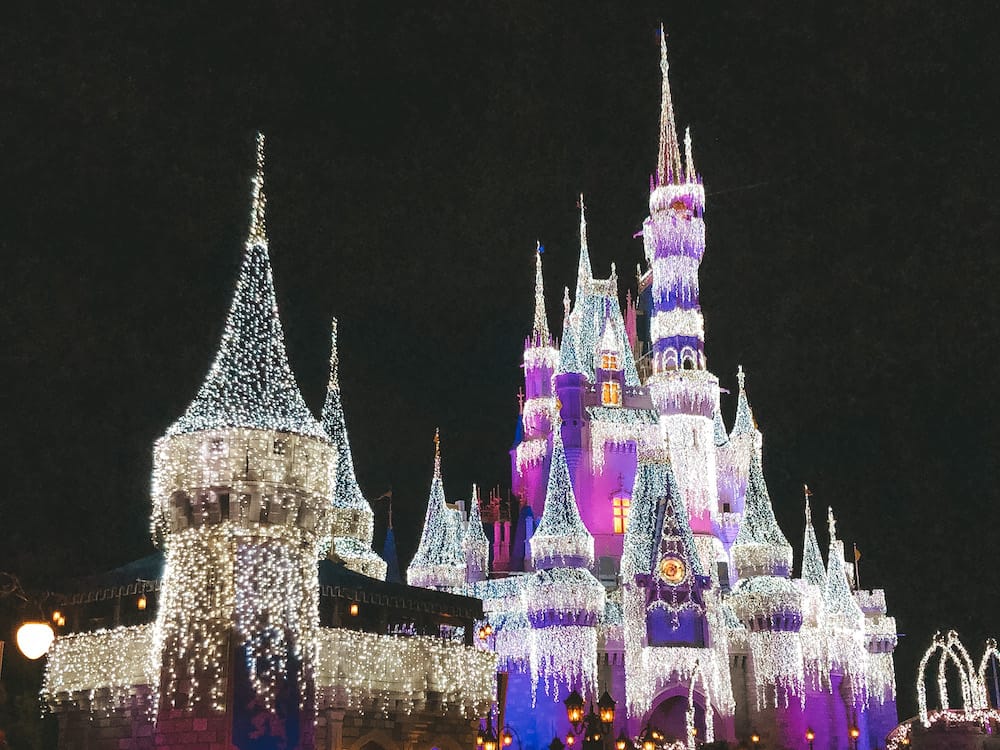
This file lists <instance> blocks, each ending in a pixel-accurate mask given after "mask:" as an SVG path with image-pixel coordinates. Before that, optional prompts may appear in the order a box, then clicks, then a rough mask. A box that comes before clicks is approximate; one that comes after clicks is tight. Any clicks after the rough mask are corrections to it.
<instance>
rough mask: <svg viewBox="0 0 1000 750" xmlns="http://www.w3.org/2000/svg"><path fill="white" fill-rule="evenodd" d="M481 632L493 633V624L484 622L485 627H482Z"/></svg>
mask: <svg viewBox="0 0 1000 750" xmlns="http://www.w3.org/2000/svg"><path fill="white" fill-rule="evenodd" d="M483 632H484V633H486V635H493V626H492V625H490V624H489V623H486V627H485V628H483Z"/></svg>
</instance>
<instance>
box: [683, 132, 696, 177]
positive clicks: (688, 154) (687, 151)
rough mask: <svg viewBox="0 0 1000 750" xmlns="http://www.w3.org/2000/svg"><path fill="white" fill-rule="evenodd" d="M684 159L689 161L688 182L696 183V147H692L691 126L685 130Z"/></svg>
mask: <svg viewBox="0 0 1000 750" xmlns="http://www.w3.org/2000/svg"><path fill="white" fill-rule="evenodd" d="M684 158H685V159H686V161H687V181H688V182H694V181H695V171H694V147H693V146H692V145H691V126H690V125H689V126H688V127H686V128H685V129H684Z"/></svg>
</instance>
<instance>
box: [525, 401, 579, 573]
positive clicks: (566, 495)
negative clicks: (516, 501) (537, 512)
mask: <svg viewBox="0 0 1000 750" xmlns="http://www.w3.org/2000/svg"><path fill="white" fill-rule="evenodd" d="M552 436H553V437H552V460H551V464H550V467H549V481H548V486H547V487H546V490H545V507H544V509H543V510H542V518H541V520H540V521H539V522H538V528H536V529H535V534H534V536H532V537H531V542H530V544H531V559H532V561H533V563H534V566H535V568H536V569H544V568H564V567H577V568H581V567H582V568H589V567H590V566H591V565H593V563H594V537H593V536H591V534H590V532H589V531H588V530H587V527H586V526H585V525H584V523H583V519H582V518H580V509H579V508H578V507H577V504H576V495H575V494H574V493H573V483H572V481H570V476H569V466H568V465H567V463H566V450H565V448H564V447H563V442H562V430H561V429H560V424H559V420H558V419H557V420H556V423H555V424H554V425H553V427H552Z"/></svg>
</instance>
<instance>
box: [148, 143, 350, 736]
mask: <svg viewBox="0 0 1000 750" xmlns="http://www.w3.org/2000/svg"><path fill="white" fill-rule="evenodd" d="M263 147H264V139H263V136H260V135H258V139H257V173H256V176H255V178H254V180H253V210H252V216H251V224H250V233H249V237H248V238H247V241H246V251H245V255H244V258H243V265H242V267H241V269H240V274H239V280H238V282H237V286H236V292H235V295H234V297H233V302H232V306H231V307H230V310H229V315H228V318H227V319H226V326H225V330H224V333H223V336H222V341H221V343H220V345H219V350H218V353H217V354H216V357H215V361H214V363H213V364H212V367H211V370H210V371H209V373H208V375H207V377H206V379H205V381H204V383H203V384H202V386H201V389H200V390H199V392H198V395H197V396H196V398H195V400H194V401H193V403H192V404H191V405H190V406H189V407H188V409H187V411H186V412H185V413H184V415H183V416H182V417H181V418H180V419H178V420H177V421H176V422H175V423H174V424H173V425H172V426H171V427H170V429H169V430H168V431H167V433H166V435H164V436H163V437H162V438H160V439H159V440H158V441H157V442H156V445H155V449H154V457H153V485H152V506H153V508H152V526H153V530H154V534H155V536H156V537H157V538H158V539H159V540H160V544H161V545H162V546H163V548H164V549H165V553H166V567H165V572H164V578H163V585H162V590H161V595H160V605H159V610H158V613H157V620H156V625H155V636H154V653H153V658H154V659H156V660H157V661H158V666H159V669H160V680H159V689H160V696H159V709H160V711H161V712H163V711H166V710H169V709H171V708H186V709H189V710H206V709H207V710H211V711H216V712H222V711H224V710H225V709H226V702H227V700H228V698H227V696H229V695H232V692H231V684H227V681H229V680H231V676H230V669H229V665H230V664H231V663H236V664H240V662H238V661H232V659H231V655H232V654H234V653H235V658H236V659H240V660H242V665H245V666H241V667H240V669H239V670H238V671H239V672H240V673H243V672H244V669H245V672H246V674H248V676H249V681H250V686H251V689H252V690H253V692H254V693H255V694H256V700H258V701H260V702H261V703H262V704H263V705H264V706H265V708H269V709H272V710H273V709H274V705H275V699H276V694H277V693H278V691H279V690H281V689H282V686H283V684H284V683H285V681H286V679H288V678H289V677H291V676H293V675H294V676H295V677H294V679H295V680H297V683H298V684H297V686H296V689H295V691H294V692H295V693H296V694H297V695H298V700H299V707H300V708H301V709H304V710H306V711H309V712H311V711H312V710H313V708H314V685H313V671H314V659H315V642H316V631H317V628H318V599H317V597H318V581H317V560H318V559H319V558H320V557H322V556H323V555H324V554H325V552H326V550H327V549H328V548H329V545H330V531H331V525H330V524H331V514H330V507H331V503H332V502H333V496H334V486H335V478H336V477H335V470H336V465H337V450H336V448H335V446H333V445H332V443H331V441H330V438H329V437H328V436H327V434H326V432H324V430H323V427H322V425H320V423H319V422H318V421H316V419H315V418H314V417H313V416H312V414H311V413H310V412H309V409H308V408H307V407H306V405H305V402H304V401H303V399H302V395H301V394H300V392H299V389H298V386H297V385H296V382H295V377H294V375H293V374H292V371H291V368H290V367H289V364H288V359H287V356H286V354H285V344H284V335H283V333H282V328H281V322H280V320H279V318H278V309H277V304H276V302H275V294H274V284H273V280H272V277H271V266H270V261H269V259H268V244H267V236H266V232H265V225H264V212H265V200H264V192H263V184H264V169H263V167H264V162H263V160H264V152H263ZM293 684H294V683H293ZM305 725H311V720H310V721H308V722H303V726H305Z"/></svg>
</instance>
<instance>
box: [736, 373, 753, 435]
mask: <svg viewBox="0 0 1000 750" xmlns="http://www.w3.org/2000/svg"><path fill="white" fill-rule="evenodd" d="M736 380H737V382H738V383H739V387H740V392H739V397H738V398H737V401H736V419H735V420H734V421H733V431H732V432H731V433H730V435H729V437H730V438H734V437H736V436H738V435H753V434H754V433H756V432H757V420H755V419H754V416H753V410H752V409H751V408H750V401H749V399H747V391H746V375H745V374H744V372H743V365H740V366H739V368H738V369H737V371H736Z"/></svg>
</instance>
